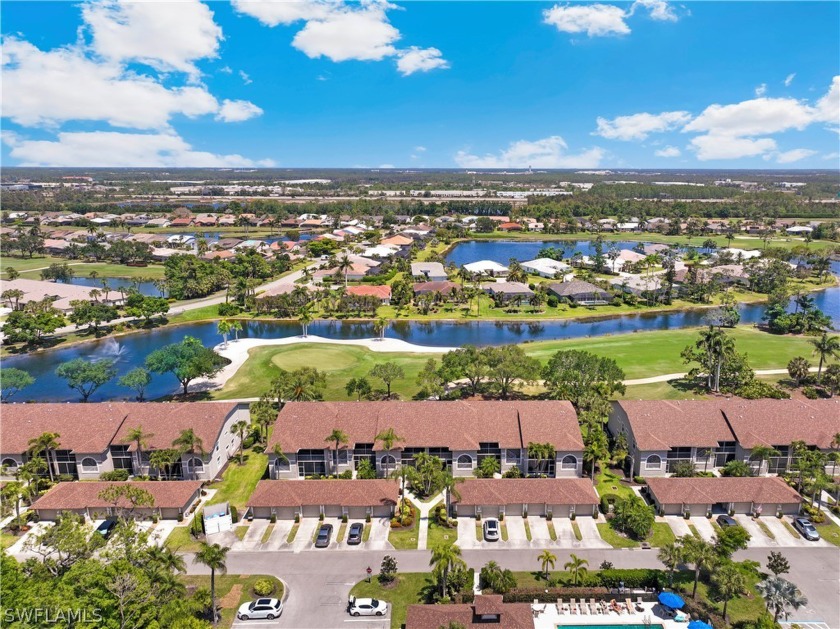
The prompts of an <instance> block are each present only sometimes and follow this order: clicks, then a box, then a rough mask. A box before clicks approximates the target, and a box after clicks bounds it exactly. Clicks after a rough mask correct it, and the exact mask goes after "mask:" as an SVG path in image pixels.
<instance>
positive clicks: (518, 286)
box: [482, 282, 534, 299]
mask: <svg viewBox="0 0 840 629" xmlns="http://www.w3.org/2000/svg"><path fill="white" fill-rule="evenodd" d="M482 289H483V290H484V292H486V293H489V294H490V295H493V296H494V297H496V296H499V297H504V298H506V299H527V298H529V297H532V296H533V295H534V291H532V290H531V289H530V288H528V285H527V284H523V283H522V282H491V283H489V284H484V285H483V286H482Z"/></svg>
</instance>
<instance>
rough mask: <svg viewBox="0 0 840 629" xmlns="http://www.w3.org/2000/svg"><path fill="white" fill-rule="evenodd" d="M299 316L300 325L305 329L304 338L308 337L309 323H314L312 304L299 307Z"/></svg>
mask: <svg viewBox="0 0 840 629" xmlns="http://www.w3.org/2000/svg"><path fill="white" fill-rule="evenodd" d="M297 316H298V323H300V327H301V328H302V330H303V334H302V336H303V338H306V334H307V332H308V331H309V324H310V323H312V318H313V317H312V306H310V305H309V304H304V305H303V306H301V307H300V308H298V312H297Z"/></svg>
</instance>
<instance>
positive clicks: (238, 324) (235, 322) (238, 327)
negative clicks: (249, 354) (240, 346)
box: [230, 319, 242, 341]
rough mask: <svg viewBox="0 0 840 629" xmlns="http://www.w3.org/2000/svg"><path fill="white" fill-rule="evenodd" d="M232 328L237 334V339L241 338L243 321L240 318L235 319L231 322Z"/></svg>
mask: <svg viewBox="0 0 840 629" xmlns="http://www.w3.org/2000/svg"><path fill="white" fill-rule="evenodd" d="M230 329H231V331H232V332H233V333H234V334H235V335H236V337H235V338H236V340H237V341H238V340H239V333H240V332H241V331H242V322H241V321H240V320H239V319H234V320H233V321H231V322H230Z"/></svg>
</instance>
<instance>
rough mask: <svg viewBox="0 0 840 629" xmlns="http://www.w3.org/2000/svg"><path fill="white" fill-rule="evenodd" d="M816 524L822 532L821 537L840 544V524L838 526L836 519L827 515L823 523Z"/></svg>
mask: <svg viewBox="0 0 840 629" xmlns="http://www.w3.org/2000/svg"><path fill="white" fill-rule="evenodd" d="M785 524H787V523H785ZM814 526H815V527H816V528H817V530H818V531H819V532H820V537H822V538H823V539H824V540H825V541H827V542H829V543H831V544H834V545H835V546H840V526H837V524H836V523H835V522H834V520H832V519H831V518H829V517H828V516H826V518H825V522H823V523H822V524H815V525H814Z"/></svg>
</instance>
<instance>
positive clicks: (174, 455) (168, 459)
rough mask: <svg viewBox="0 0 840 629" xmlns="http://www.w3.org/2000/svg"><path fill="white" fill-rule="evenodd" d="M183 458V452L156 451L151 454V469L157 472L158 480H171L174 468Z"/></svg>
mask: <svg viewBox="0 0 840 629" xmlns="http://www.w3.org/2000/svg"><path fill="white" fill-rule="evenodd" d="M180 458H181V452H180V451H179V450H175V449H172V448H164V449H161V450H154V451H152V452H151V453H149V467H150V468H154V470H155V471H156V472H157V477H158V480H161V479H163V478H169V476H170V472H171V471H172V466H173V465H175V463H176V462H177V461H178V459H180Z"/></svg>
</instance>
